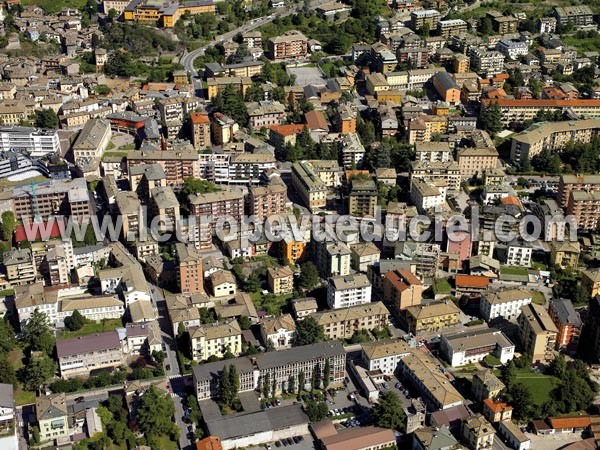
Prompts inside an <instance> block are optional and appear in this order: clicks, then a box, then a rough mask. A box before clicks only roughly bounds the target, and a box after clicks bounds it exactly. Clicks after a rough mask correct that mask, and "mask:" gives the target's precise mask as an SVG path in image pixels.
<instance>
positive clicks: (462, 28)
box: [437, 19, 467, 38]
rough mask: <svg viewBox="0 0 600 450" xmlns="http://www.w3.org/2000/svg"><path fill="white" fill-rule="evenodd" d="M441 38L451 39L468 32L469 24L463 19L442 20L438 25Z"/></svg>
mask: <svg viewBox="0 0 600 450" xmlns="http://www.w3.org/2000/svg"><path fill="white" fill-rule="evenodd" d="M437 29H438V32H439V34H440V36H442V37H445V38H449V37H450V36H456V35H459V34H463V33H466V32H467V22H465V21H464V20H462V19H451V20H440V21H439V22H438V24H437Z"/></svg>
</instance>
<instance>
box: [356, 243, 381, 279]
mask: <svg viewBox="0 0 600 450" xmlns="http://www.w3.org/2000/svg"><path fill="white" fill-rule="evenodd" d="M350 251H351V252H352V267H353V268H354V270H358V271H359V272H364V273H366V272H367V270H368V268H369V266H370V265H372V264H375V263H377V262H379V258H380V257H381V251H380V250H379V249H378V248H377V246H376V245H375V244H373V243H372V242H359V243H356V244H350Z"/></svg>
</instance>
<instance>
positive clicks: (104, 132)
mask: <svg viewBox="0 0 600 450" xmlns="http://www.w3.org/2000/svg"><path fill="white" fill-rule="evenodd" d="M111 137H112V131H111V124H110V122H109V121H108V120H106V119H90V120H89V121H88V122H87V123H86V124H85V126H84V127H83V129H82V130H81V131H80V132H79V134H78V135H77V139H75V142H74V143H73V145H72V146H71V149H72V151H73V159H74V160H75V162H76V163H78V164H85V163H89V162H90V161H91V160H94V159H97V158H100V157H101V156H102V154H103V153H104V151H105V150H106V148H107V147H108V144H109V143H110V139H111Z"/></svg>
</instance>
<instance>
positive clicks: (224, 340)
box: [189, 319, 242, 362]
mask: <svg viewBox="0 0 600 450" xmlns="http://www.w3.org/2000/svg"><path fill="white" fill-rule="evenodd" d="M189 333H190V345H191V350H192V358H193V360H194V361H196V362H201V361H206V360H207V359H208V358H210V357H211V356H216V357H217V358H223V357H224V356H225V353H227V352H231V353H232V354H233V355H235V356H237V355H239V354H240V353H241V352H242V329H241V328H240V325H239V323H238V322H237V320H235V319H233V320H231V321H228V322H215V323H212V324H206V325H200V326H197V327H190V329H189Z"/></svg>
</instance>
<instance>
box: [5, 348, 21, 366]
mask: <svg viewBox="0 0 600 450" xmlns="http://www.w3.org/2000/svg"><path fill="white" fill-rule="evenodd" d="M24 357H25V355H24V354H23V350H21V349H20V348H19V347H15V348H13V349H12V350H11V351H10V352H9V353H8V362H9V363H10V364H11V365H12V366H13V367H14V369H15V370H19V369H20V368H21V367H23V358H24Z"/></svg>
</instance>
